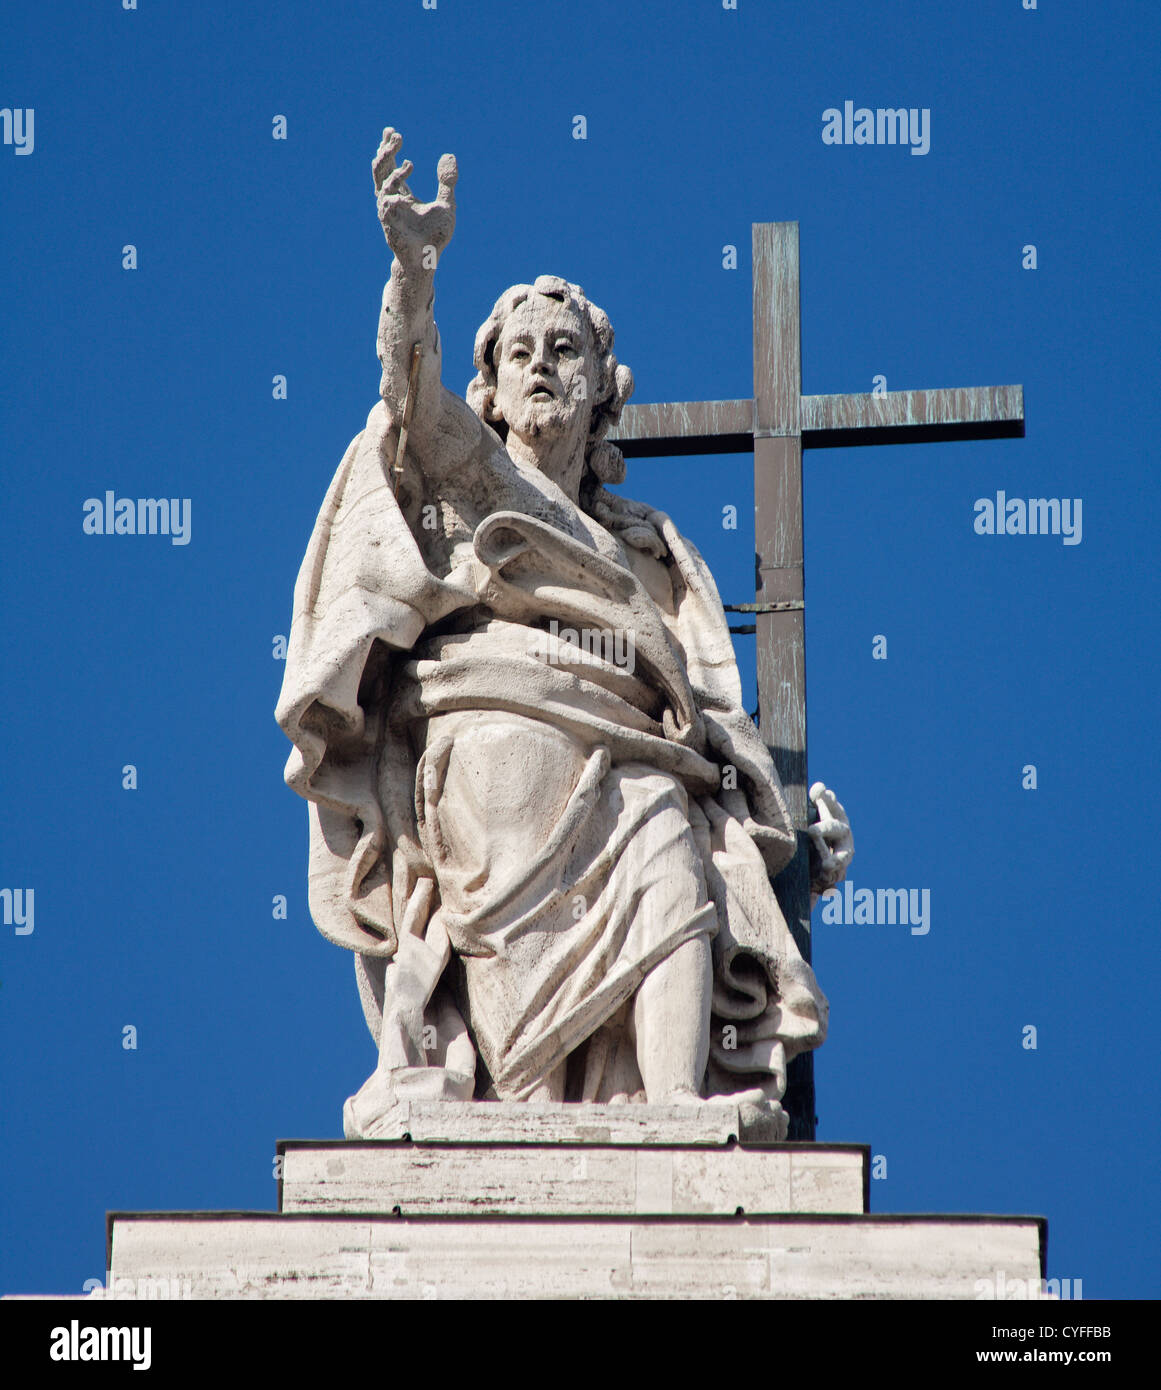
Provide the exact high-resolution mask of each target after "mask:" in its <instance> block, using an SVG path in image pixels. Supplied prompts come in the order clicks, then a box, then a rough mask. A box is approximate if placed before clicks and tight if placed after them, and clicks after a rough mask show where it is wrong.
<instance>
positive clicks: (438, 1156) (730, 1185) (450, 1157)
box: [281, 1107, 867, 1216]
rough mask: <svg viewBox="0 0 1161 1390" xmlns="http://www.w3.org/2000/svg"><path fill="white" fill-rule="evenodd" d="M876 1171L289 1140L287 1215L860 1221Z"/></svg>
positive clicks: (768, 1161)
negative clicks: (843, 1216) (813, 1215)
mask: <svg viewBox="0 0 1161 1390" xmlns="http://www.w3.org/2000/svg"><path fill="white" fill-rule="evenodd" d="M473 1108H474V1107H473ZM634 1108H636V1107H634ZM866 1163H867V1150H866V1149H863V1148H859V1147H856V1146H854V1145H848V1146H845V1147H842V1148H827V1147H825V1146H822V1145H787V1146H785V1147H780V1148H752V1149H742V1148H737V1147H736V1146H730V1147H708V1146H705V1147H700V1148H691V1147H685V1148H676V1147H659V1146H656V1145H648V1146H647V1145H638V1146H635V1147H632V1146H628V1145H622V1146H620V1147H610V1146H608V1145H600V1144H591V1143H588V1144H585V1143H554V1144H543V1143H533V1144H495V1145H491V1146H488V1147H482V1146H480V1145H478V1144H408V1143H399V1144H371V1143H347V1144H327V1145H309V1144H287V1145H285V1146H284V1147H283V1168H282V1189H281V1191H282V1210H283V1211H284V1212H315V1213H328V1212H336V1213H337V1212H347V1213H356V1212H362V1213H366V1214H382V1215H390V1214H392V1213H393V1212H394V1211H396V1210H398V1212H400V1213H401V1214H402V1215H404V1216H412V1215H439V1214H445V1215H469V1214H474V1215H478V1216H486V1215H491V1216H496V1215H516V1216H545V1215H553V1216H563V1215H575V1216H609V1215H618V1216H619V1215H631V1214H633V1213H637V1214H639V1215H653V1216H668V1215H672V1214H674V1213H686V1214H706V1215H718V1216H733V1215H735V1214H736V1213H737V1212H738V1211H739V1210H741V1211H744V1212H745V1213H747V1214H771V1213H781V1212H830V1213H834V1212H845V1213H852V1214H859V1213H861V1212H862V1211H863V1203H864V1192H865V1176H866V1173H865V1170H866Z"/></svg>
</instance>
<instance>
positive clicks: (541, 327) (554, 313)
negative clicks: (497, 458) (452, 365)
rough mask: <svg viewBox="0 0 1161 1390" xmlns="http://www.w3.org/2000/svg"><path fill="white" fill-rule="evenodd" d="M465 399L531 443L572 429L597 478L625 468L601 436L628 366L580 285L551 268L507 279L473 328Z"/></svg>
mask: <svg viewBox="0 0 1161 1390" xmlns="http://www.w3.org/2000/svg"><path fill="white" fill-rule="evenodd" d="M475 365H476V376H475V378H474V380H473V381H472V383H471V385H470V386H469V387H468V391H467V400H468V404H469V405H470V406H471V407H472V409H473V410H474V411H475V412H476V414H477V415H478V416H479V417H480V419H481V420H483V421H484V422H485V423H486V424H489V425H491V426H492V427H493V429H495V430H497V431H498V432H499V434H500V435H501V437H502V438H507V436H508V434H509V432H510V431H511V432H513V433H515V434H516V435H518V436H519V437H520V439H522V440H523V441H524V442H525V443H526V444H529V445H530V447H532V448H533V449H535V448H536V444H537V441H538V440H545V441H547V440H549V439H552V440H557V439H559V438H561V437H562V436H566V435H568V434H569V433H570V432H572V431H576V433H577V438H578V445H579V444H580V443H582V442H583V447H584V451H585V462H586V465H587V471H588V472H590V473H591V474H592V475H593V476H594V477H595V478H596V479H597V480H598V481H599V482H602V483H619V482H621V481H622V480H623V478H624V476H625V463H624V459H623V458H622V457H621V451H620V450H619V449H617V448H615V447H614V446H613V445H612V444H608V443H606V442H605V434H606V433H607V432H608V430H609V429H610V428H611V427H612V426H613V425H615V424H616V423H617V421H618V420H619V419H620V416H621V410H622V409H623V407H624V405H625V402H626V401H627V400H628V399H629V397H630V395H631V394H632V391H633V373H632V372H631V371H630V370H629V368H628V367H624V366H621V365H619V364H618V362H617V359H616V357H614V356H613V329H612V326H611V325H610V323H609V320H608V317H607V315H606V314H605V313H604V311H603V310H601V309H598V308H597V306H596V305H595V304H591V303H590V302H589V301H588V300H587V299H586V298H585V295H584V291H583V290H582V289H581V287H580V286H579V285H573V284H570V283H569V282H568V281H567V280H562V279H560V278H559V277H558V276H555V275H541V276H539V277H538V278H537V280H536V281H535V283H534V284H531V285H513V286H512V288H511V289H510V290H506V291H505V292H504V293H503V294H502V295H501V296H500V298H499V299H498V300H497V301H496V305H495V308H493V310H492V312H491V314H490V315H489V316H488V319H487V322H486V323H484V324H483V325H482V326H481V328H480V331H479V332H478V333H477V334H476V349H475Z"/></svg>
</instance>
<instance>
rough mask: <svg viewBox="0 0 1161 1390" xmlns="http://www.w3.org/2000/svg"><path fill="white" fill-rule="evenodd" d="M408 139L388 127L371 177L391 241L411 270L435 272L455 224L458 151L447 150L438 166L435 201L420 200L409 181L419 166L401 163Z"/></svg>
mask: <svg viewBox="0 0 1161 1390" xmlns="http://www.w3.org/2000/svg"><path fill="white" fill-rule="evenodd" d="M402 144H403V137H402V135H400V134H399V132H398V131H397V130H395V129H394V128H393V127H392V126H387V127H386V128H385V129H384V131H383V138H382V140H381V141H380V142H379V148H378V150H377V151H376V154H375V158H374V160H373V161H372V162H371V177H372V180H373V181H374V185H375V201H376V204H377V207H378V211H379V221H380V222H381V223H382V224H383V231H384V233H385V234H386V236H387V244H388V246H390V247H391V249H392V251H394V252H395V254H396V256H397V257H398V258H399V260H400V261H401V262H403V263H404V264H406V265H408V266H409V267H411V268H417V267H422V268H423V269H427V270H432V269H434V268H435V262H436V259H437V258H438V256H439V254H440V252H442V250H443V248H444V247H445V246H446V245H447V244H448V242H449V241H450V240H451V235H452V231H453V230H454V228H455V206H456V205H455V186H456V180H457V178H458V177H459V170H458V168H457V165H456V160H455V156H454V155H450V154H445V155H444V156H443V157H442V158H441V159H440V161H439V167H438V170H437V174H438V178H439V191H438V192H437V194H436V196H435V199H434V201H432V202H430V203H421V202H419V201H418V200H417V199H416V197H415V195H414V194H413V193H412V191H411V189H410V188H409V187H408V185H407V180H408V178H410V176H411V174H412V173H413V172H414V170H415V166H414V165H413V164H412V162H411V160H409V159H405V160H404V161H403V163H402V164H400V165H398V166H397V165H396V162H395V156H396V155H397V154H398V153H399V150H400V148H401V146H402Z"/></svg>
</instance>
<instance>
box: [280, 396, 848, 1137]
mask: <svg viewBox="0 0 1161 1390" xmlns="http://www.w3.org/2000/svg"><path fill="white" fill-rule="evenodd" d="M464 409H465V410H466V407H465V408H464ZM471 421H472V424H471V426H469V428H475V429H476V430H478V440H477V441H476V444H475V446H474V449H473V452H472V456H471V459H470V460H469V463H468V464H467V465H465V466H464V468H463V469H462V470H461V473H460V475H458V476H457V477H456V478H449V477H444V478H442V479H440V480H439V482H438V486H436V485H435V484H433V482H432V480H430V479H425V478H424V476H423V475H422V473H421V472H420V471H419V469H418V467H417V466H416V465H415V464H414V463H413V462H409V464H408V473H407V476H406V478H405V481H404V484H403V486H402V487H401V488H400V490H399V496H398V498H396V496H395V495H394V493H393V490H392V488H391V486H390V485H389V484H388V483H387V481H386V480H385V479H386V477H387V476H388V473H389V467H390V460H391V459H392V458H393V456H394V451H395V444H396V438H397V436H396V433H395V430H394V429H393V427H392V424H391V421H390V420H389V418H388V416H387V414H386V411H385V409H384V407H383V406H382V405H381V404H380V405H377V406H376V407H375V409H374V410H372V412H371V415H370V416H369V418H368V422H367V428H366V429H365V430H364V431H363V432H362V433H361V434H360V435H359V436H357V437H356V439H355V440H354V441H353V442H352V444H351V446H350V447H349V449H348V450H347V453H346V455H345V456H344V458H343V461H342V463H341V465H340V467H339V469H338V472H337V473H336V475H335V478H334V480H333V482H332V484H331V487H330V489H329V491H328V493H327V496H326V499H325V500H324V502H323V505H322V509H321V510H320V513H319V516H318V520H317V522H316V524H315V528H314V533H313V535H312V537H311V541H310V545H309V547H308V550H307V553H306V558H305V560H304V561H303V565H302V569H301V571H300V574H299V578H298V583H297V585H296V589H295V600H294V617H293V624H292V628H291V637H290V643H289V648H288V653H287V664H286V673H285V679H284V683H283V689H282V694H281V697H280V700H279V704H278V710H277V718H278V721H279V723H280V724H281V726H282V728H283V729H284V731H285V732H286V733H287V735H288V737H289V738H290V739H291V741H292V742H293V744H294V749H293V751H292V752H291V755H290V758H289V760H288V763H287V767H286V780H287V782H288V784H289V785H290V786H291V787H292V788H293V789H294V790H295V791H297V792H299V793H300V794H301V795H302V796H304V797H305V798H306V799H307V800H308V802H309V813H310V868H309V889H310V908H311V913H312V916H313V918H314V921H315V923H316V925H317V927H318V929H319V930H320V932H321V933H322V934H323V935H324V936H325V937H327V938H328V939H329V940H331V941H333V942H335V943H336V944H338V945H341V946H344V947H346V948H348V949H349V950H351V951H353V952H354V953H355V958H356V973H357V977H358V981H359V988H360V994H361V997H362V1001H363V1006H364V1010H365V1013H366V1016H367V1022H368V1025H369V1027H370V1029H371V1032H372V1034H373V1036H374V1037H375V1038H376V1041H377V1042H378V1043H379V1046H380V1062H379V1067H378V1068H377V1075H378V1077H379V1080H380V1084H381V1085H383V1086H385V1087H386V1090H387V1092H388V1093H389V1094H390V1095H393V1096H395V1097H398V1098H403V1097H406V1096H414V1097H426V1098H444V1099H456V1100H468V1099H471V1098H472V1097H473V1096H476V1097H484V1098H492V1097H498V1098H502V1099H516V1100H520V1099H527V1098H528V1097H529V1096H530V1095H532V1094H533V1092H535V1091H537V1089H538V1088H539V1087H542V1086H543V1084H544V1082H545V1080H546V1078H547V1077H549V1076H550V1075H551V1074H552V1073H553V1072H556V1071H557V1069H558V1068H559V1067H560V1066H561V1065H562V1064H563V1063H567V1064H568V1066H569V1068H570V1077H572V1081H571V1082H570V1085H571V1086H572V1090H571V1092H570V1096H569V1098H570V1099H584V1100H609V1099H614V1098H634V1099H641V1098H642V1095H643V1092H642V1090H641V1084H642V1083H641V1079H640V1074H639V1071H638V1069H637V1067H636V1063H635V1057H634V1055H633V1050H632V1047H631V1046H630V1045H629V1043H628V1041H627V1037H626V1030H625V1026H624V1024H625V1019H626V1015H627V1010H628V1009H629V1007H630V1006H631V1001H632V998H633V996H634V994H635V992H636V989H637V987H638V986H639V985H640V983H641V981H642V980H643V979H644V978H645V977H646V975H647V974H648V973H649V971H650V970H652V969H653V968H655V967H656V966H657V965H658V964H659V963H660V962H661V961H663V960H665V959H666V958H667V957H668V956H669V955H670V954H671V953H672V952H674V951H675V950H677V949H679V947H680V946H681V945H682V944H684V942H686V941H689V940H691V939H693V938H695V937H698V936H705V937H709V938H712V940H713V960H714V988H713V1005H712V1008H713V1017H712V1027H711V1059H710V1066H709V1075H708V1089H709V1091H710V1092H711V1093H728V1092H731V1091H735V1090H739V1089H742V1088H752V1087H754V1086H756V1085H757V1086H760V1087H761V1088H762V1089H763V1091H764V1092H765V1094H767V1095H768V1096H769V1097H771V1098H772V1099H777V1098H778V1097H780V1096H781V1094H782V1091H783V1089H784V1087H785V1065H786V1062H787V1060H788V1059H789V1058H790V1057H792V1056H794V1055H795V1054H797V1053H798V1052H801V1051H803V1050H806V1049H808V1048H812V1047H817V1046H818V1045H819V1044H820V1043H821V1042H822V1041H823V1039H824V1037H825V1032H826V1018H827V1005H826V1000H825V998H824V997H823V995H822V993H821V991H820V990H819V988H818V985H817V983H816V981H815V979H814V975H813V972H812V971H811V969H810V967H809V965H807V964H806V962H805V961H804V960H803V959H802V957H801V956H800V954H799V952H798V950H797V948H796V946H795V944H794V941H793V938H792V937H791V935H790V932H789V930H788V928H787V926H786V923H785V920H784V918H783V916H782V914H781V911H780V910H779V907H778V904H777V900H776V898H775V895H774V892H773V889H772V887H771V884H770V877H771V876H772V875H773V874H775V873H776V872H777V871H778V870H779V869H780V868H781V867H783V865H784V864H786V863H787V862H788V860H789V859H790V857H791V856H792V854H793V852H794V843H795V840H794V832H793V829H792V826H791V823H790V819H789V815H788V812H787V808H786V803H785V799H784V796H783V793H782V789H781V786H780V784H779V781H778V777H777V773H776V772H775V769H774V766H773V762H772V760H771V758H770V755H769V752H768V750H767V749H766V747H765V745H764V744H763V743H762V741H761V739H760V737H759V736H758V733H757V731H756V729H755V728H754V726H753V724H752V722H751V721H750V719H749V717H748V716H747V715H746V713H745V712H744V710H743V708H742V704H741V687H740V681H739V677H738V672H737V665H736V661H735V658H734V654H733V648H732V644H731V640H730V636H729V630H728V626H727V623H726V619H725V615H724V613H723V610H722V607H721V602H720V600H719V598H718V595H717V591H716V588H715V587H714V583H713V580H712V578H711V576H710V574H709V571H708V569H707V568H706V566H705V564H704V562H703V561H702V559H701V557H700V555H698V553H697V551H696V550H695V549H694V547H693V546H692V545H691V544H690V543H689V542H688V541H686V540H685V539H684V538H683V537H682V536H681V535H680V534H679V533H678V531H677V529H676V528H675V527H674V526H673V524H672V522H671V521H670V520H669V519H668V518H667V517H665V516H664V515H663V514H661V513H659V512H650V513H648V517H647V521H648V528H649V529H650V531H651V533H652V534H653V535H655V536H658V537H660V540H661V542H662V544H661V545H658V546H656V547H655V548H656V549H663V550H664V552H665V553H664V555H663V556H662V558H661V561H660V562H659V561H658V560H657V559H655V558H653V557H652V556H650V555H649V554H647V553H646V550H645V548H644V547H641V548H637V547H636V546H635V545H634V544H632V543H630V542H631V540H632V536H633V530H632V527H633V517H634V515H635V516H638V517H640V516H641V515H642V514H643V513H644V512H645V509H644V508H640V507H637V508H636V509H635V511H634V504H631V503H628V502H627V501H626V500H625V499H622V498H617V497H613V496H611V495H610V494H606V495H605V503H606V504H607V511H611V515H612V516H613V517H614V520H616V519H617V518H621V519H623V521H624V522H625V525H624V526H623V527H622V528H621V529H622V537H621V538H618V536H617V535H616V534H615V528H614V530H610V529H606V528H605V527H604V526H601V525H600V524H598V522H597V521H595V520H594V519H593V518H592V517H589V516H587V515H586V514H584V513H583V512H582V511H581V509H580V508H579V507H577V506H576V505H575V504H573V503H572V502H571V501H569V499H568V498H566V497H565V495H564V494H563V493H561V492H560V491H559V489H557V488H556V487H555V485H554V484H552V483H550V482H549V481H548V480H545V479H544V478H543V477H542V476H541V475H534V474H533V471H532V470H530V469H527V468H526V467H524V466H522V465H518V464H516V463H515V462H514V461H513V460H512V459H511V458H510V457H509V455H508V454H507V452H506V451H505V450H504V448H503V445H502V443H501V441H500V439H499V437H498V436H497V435H496V434H495V433H494V432H493V431H492V430H491V429H490V428H488V427H487V426H486V425H483V424H482V423H479V422H476V421H475V417H474V416H473V417H471ZM433 518H438V525H437V526H435V527H430V529H429V524H430V522H431V521H432V519H433ZM606 519H607V517H606ZM625 537H628V538H629V539H628V540H626V539H624V538H625ZM586 631H587V632H588V633H599V634H604V635H605V641H606V645H605V646H603V647H602V646H601V645H600V644H590V645H592V646H594V647H595V648H596V649H595V650H585V649H583V648H581V647H579V646H578V645H576V644H575V643H574V642H569V641H568V640H567V638H568V636H569V635H571V633H577V634H580V633H582V632H586ZM611 634H620V635H621V638H622V640H621V645H620V646H619V647H611V646H609V645H608V642H609V635H611ZM629 650H631V652H632V661H631V662H630V661H628V660H626V653H627V652H628V651H629ZM610 658H611V659H610ZM723 774H724V775H723ZM478 1061H482V1062H483V1066H482V1067H478V1066H477V1063H478ZM346 1122H347V1132H348V1134H351V1135H357V1134H360V1133H372V1132H373V1130H372V1129H370V1128H368V1126H367V1124H366V1123H365V1121H364V1120H361V1119H360V1118H359V1116H358V1115H357V1114H356V1113H355V1111H353V1110H352V1102H348V1108H347V1112H346Z"/></svg>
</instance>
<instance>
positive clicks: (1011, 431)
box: [609, 386, 1024, 458]
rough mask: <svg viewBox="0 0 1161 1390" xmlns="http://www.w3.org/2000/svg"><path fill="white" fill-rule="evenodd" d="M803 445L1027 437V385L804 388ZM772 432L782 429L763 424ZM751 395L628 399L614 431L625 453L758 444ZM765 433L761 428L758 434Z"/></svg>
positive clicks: (735, 449)
mask: <svg viewBox="0 0 1161 1390" xmlns="http://www.w3.org/2000/svg"><path fill="white" fill-rule="evenodd" d="M801 421H802V447H803V448H804V449H827V448H836V447H840V446H850V445H856V444H858V445H861V444H922V443H928V444H930V443H940V442H945V441H948V440H956V439H1022V438H1023V437H1024V388H1023V387H1022V386H968V387H962V388H952V389H945V390H934V391H887V392H885V393H884V394H882V395H875V394H874V393H873V392H869V391H868V392H866V393H864V394H855V395H831V396H803V397H802V398H801ZM762 433H763V435H765V436H767V437H769V436H774V435H777V434H778V433H779V431H777V430H767V431H763V432H762ZM754 437H755V435H754V402H753V401H752V400H740V401H686V402H677V403H667V404H660V405H628V406H626V407H625V409H624V411H623V412H622V414H621V420H620V424H619V425H618V426H617V428H616V429H615V430H613V431H611V432H610V434H609V439H610V440H611V441H612V442H613V443H615V444H616V445H617V447H618V448H619V449H620V450H621V452H622V453H623V454H624V455H625V456H626V457H627V458H651V457H654V458H655V457H666V456H672V455H676V454H745V453H753V451H754ZM760 437H761V436H760Z"/></svg>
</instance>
